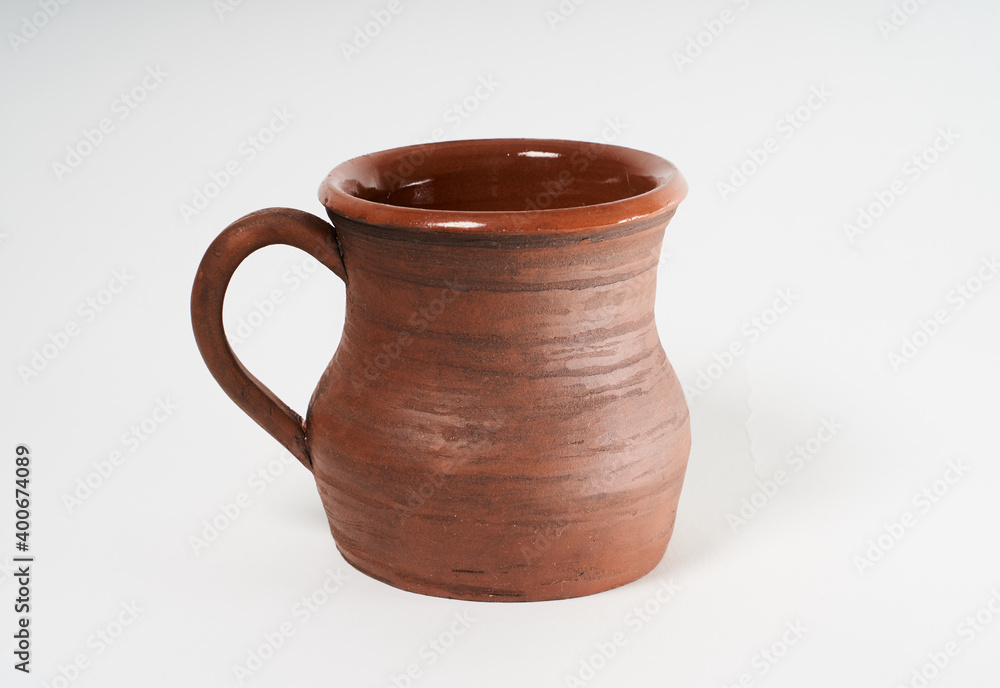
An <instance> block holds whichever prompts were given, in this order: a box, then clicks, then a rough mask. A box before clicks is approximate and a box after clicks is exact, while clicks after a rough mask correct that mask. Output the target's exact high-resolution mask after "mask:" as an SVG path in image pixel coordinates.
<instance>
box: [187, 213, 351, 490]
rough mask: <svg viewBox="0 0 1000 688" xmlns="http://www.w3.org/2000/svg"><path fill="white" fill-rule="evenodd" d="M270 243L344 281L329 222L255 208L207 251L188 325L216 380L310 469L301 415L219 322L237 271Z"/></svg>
mask: <svg viewBox="0 0 1000 688" xmlns="http://www.w3.org/2000/svg"><path fill="white" fill-rule="evenodd" d="M272 244H287V245H289V246H294V247H295V248H298V249H302V250H303V251H305V252H306V253H308V254H310V255H311V256H312V257H313V258H315V259H316V260H318V261H319V262H320V263H322V264H323V265H325V266H326V267H328V268H330V270H332V271H333V272H334V273H335V274H336V275H337V276H338V277H340V278H341V279H342V280H344V282H347V273H346V272H345V271H344V263H343V261H342V260H341V257H340V247H339V245H338V244H337V235H336V231H335V230H334V228H333V226H332V225H331V224H330V223H328V222H326V221H324V220H321V219H320V218H318V217H316V216H315V215H311V214H309V213H304V212H302V211H301V210H292V209H290V208H267V209H265V210H258V211H257V212H255V213H250V214H249V215H246V216H244V217H241V218H240V219H239V220H237V221H236V222H234V223H232V224H231V225H229V226H228V227H226V228H225V229H224V230H222V233H221V234H219V236H218V237H216V238H215V241H213V242H212V243H211V245H210V246H209V247H208V250H207V251H206V252H205V257H204V258H202V260H201V265H199V266H198V274H197V275H196V276H195V278H194V288H193V289H192V291H191V323H192V325H193V327H194V338H195V340H196V341H197V342H198V350H199V351H200V352H201V356H202V358H204V359H205V363H206V365H208V369H209V371H210V372H211V373H212V376H213V377H214V378H215V380H216V382H218V383H219V385H220V386H221V387H222V389H223V390H224V391H225V392H226V394H228V395H229V398H230V399H232V400H233V401H234V402H236V405H237V406H239V407H240V408H241V409H243V411H244V412H245V413H246V414H247V415H248V416H250V417H251V418H253V419H254V420H255V421H257V424H258V425H260V426H261V427H262V428H264V429H265V430H267V431H268V432H269V433H270V434H271V435H272V436H273V437H274V438H275V439H276V440H278V441H279V442H281V444H283V445H284V446H285V448H287V449H288V451H290V452H291V453H292V454H293V455H294V456H295V457H296V458H297V459H298V460H299V461H301V462H302V464H303V465H304V466H305V467H306V468H308V469H309V470H310V471H311V470H312V457H311V456H310V454H309V446H308V444H307V442H306V427H305V423H304V422H303V420H302V417H301V416H299V414H297V413H296V412H295V411H293V410H292V409H291V408H289V407H288V406H287V405H286V404H285V403H284V402H283V401H281V399H279V398H278V397H277V396H275V394H274V393H273V392H272V391H271V390H269V389H268V388H267V387H266V386H265V385H263V384H262V383H261V382H260V380H258V379H257V378H255V377H254V376H253V375H252V374H251V373H250V372H249V371H248V370H247V369H246V368H245V367H244V366H243V364H242V363H241V362H240V360H239V359H238V358H237V357H236V354H235V353H233V348H232V347H231V346H230V345H229V340H228V339H226V332H225V329H224V328H223V324H222V304H223V301H224V299H225V296H226V289H227V288H228V287H229V281H230V279H232V276H233V273H234V272H236V268H238V267H239V265H240V263H242V262H243V261H244V259H246V257H247V256H249V255H250V254H251V253H253V252H254V251H256V250H257V249H259V248H263V247H265V246H270V245H272Z"/></svg>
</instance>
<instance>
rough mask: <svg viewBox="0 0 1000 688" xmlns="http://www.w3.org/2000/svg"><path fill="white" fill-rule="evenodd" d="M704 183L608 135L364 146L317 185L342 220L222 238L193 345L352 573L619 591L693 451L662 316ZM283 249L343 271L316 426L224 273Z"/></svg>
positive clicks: (658, 548)
mask: <svg viewBox="0 0 1000 688" xmlns="http://www.w3.org/2000/svg"><path fill="white" fill-rule="evenodd" d="M686 193H687V185H686V183H685V181H684V178H683V177H682V176H681V174H680V172H678V170H677V169H676V168H675V167H674V166H673V165H672V164H671V163H669V162H667V161H666V160H664V159H662V158H660V157H657V156H655V155H651V154H649V153H644V152H641V151H637V150H633V149H629V148H623V147H620V146H612V145H604V144H595V143H582V142H575V141H563V140H547V139H545V140H534V139H492V140H479V141H452V142H444V143H433V144H425V145H418V146H410V147H405V148H397V149H393V150H387V151H383V152H379V153H373V154H370V155H365V156H362V157H359V158H355V159H353V160H349V161H347V162H345V163H343V164H341V165H339V166H337V167H336V168H335V169H334V170H333V171H332V172H331V173H330V174H329V176H327V178H326V179H325V180H324V182H323V183H322V185H321V186H320V190H319V198H320V201H321V202H322V203H323V205H324V206H325V207H326V211H327V215H328V216H329V219H330V222H327V221H324V220H321V219H320V218H318V217H316V216H314V215H310V214H308V213H304V212H301V211H298V210H289V209H283V208H271V209H268V210H261V211H258V212H255V213H251V214H249V215H247V216H245V217H243V218H241V219H239V220H237V221H236V222H234V223H233V224H231V225H230V226H229V227H227V228H226V229H225V230H224V231H223V232H222V233H221V234H220V235H219V236H218V238H216V239H215V240H214V241H213V242H212V244H211V245H210V246H209V248H208V250H207V252H206V253H205V257H204V259H203V260H202V263H201V265H200V267H199V268H198V273H197V276H196V278H195V282H194V290H193V294H192V298H191V313H192V321H193V325H194V333H195V338H196V340H197V343H198V347H199V349H200V351H201V354H202V356H203V357H204V359H205V362H206V364H207V365H208V368H209V370H210V371H211V373H212V375H213V376H214V377H215V379H216V380H217V381H218V383H219V384H220V385H221V386H222V389H223V390H224V391H225V392H226V393H227V394H228V395H229V396H230V397H231V398H232V399H233V401H235V402H236V404H237V405H238V406H239V407H240V408H241V409H243V410H244V411H245V412H246V413H247V414H248V415H249V416H250V417H251V418H253V419H254V420H255V421H256V422H257V423H258V424H260V425H261V427H263V428H264V429H265V430H266V431H267V432H269V433H270V434H271V435H273V436H274V438H275V439H277V440H278V441H279V442H280V443H281V444H282V445H284V446H285V447H286V448H287V449H288V450H289V451H290V452H291V453H292V454H294V455H295V456H296V457H297V458H298V459H299V460H300V461H301V462H302V464H303V465H304V466H305V467H306V468H308V469H309V470H310V471H312V473H313V475H314V476H315V479H316V484H317V487H318V490H319V494H320V497H321V498H322V502H323V506H324V508H325V510H326V514H327V518H328V520H329V524H330V529H331V531H332V533H333V537H334V540H335V541H336V544H337V547H338V548H339V550H340V551H341V553H342V554H343V556H344V558H345V559H346V560H347V561H348V562H350V564H352V565H353V566H354V567H356V568H357V569H359V570H361V571H362V572H364V573H366V574H368V575H369V576H372V577H374V578H376V579H379V580H382V581H385V582H386V583H389V584H390V585H393V586H396V587H398V588H402V589H405V590H410V591H414V592H419V593H424V594H428V595H438V596H444V597H453V598H461V599H468V600H511V601H516V600H547V599H559V598H568V597H575V596H579V595H587V594H591V593H595V592H599V591H602V590H607V589H609V588H613V587H616V586H619V585H622V584H625V583H628V582H630V581H633V580H635V579H637V578H639V577H641V576H643V575H644V574H646V573H647V572H649V571H650V570H651V569H652V568H653V567H655V566H656V564H657V563H658V562H659V561H660V559H661V558H662V556H663V553H664V551H665V549H666V546H667V542H668V540H669V539H670V536H671V533H672V531H673V525H674V517H675V514H676V508H677V502H678V498H679V496H680V489H681V482H682V480H683V477H684V471H685V467H686V465H687V459H688V453H689V449H690V429H689V423H688V410H687V406H686V404H685V400H684V396H683V393H682V390H681V385H680V383H679V381H678V379H677V376H676V375H675V374H674V371H673V369H672V368H671V366H670V363H669V362H668V361H667V357H666V355H665V354H664V352H663V349H662V347H661V346H660V340H659V336H658V334H657V330H656V323H655V320H654V317H653V303H654V298H655V295H656V272H657V265H658V262H659V254H660V245H661V241H662V238H663V232H664V228H665V227H666V225H667V222H668V221H669V220H670V218H671V217H672V216H673V214H674V211H675V209H676V208H677V205H678V203H680V201H681V200H682V199H683V198H684V196H685V194H686ZM331 223H332V224H331ZM270 244H287V245H290V246H295V247H297V248H300V249H302V250H303V251H305V252H307V253H309V254H310V255H312V256H313V257H315V258H316V260H318V261H319V262H321V263H322V264H323V265H325V266H326V267H328V268H329V269H330V270H332V271H333V272H334V273H336V274H337V275H338V276H339V277H340V278H341V279H342V280H343V281H344V283H345V284H346V298H347V304H346V310H345V318H344V329H343V336H342V338H341V341H340V345H339V347H338V348H337V350H336V353H335V354H334V355H333V359H332V360H331V361H330V364H329V366H328V367H327V369H326V371H325V372H324V373H323V375H322V377H321V378H320V380H319V384H318V386H317V387H316V390H315V392H314V393H313V396H312V400H311V401H310V403H309V408H308V411H307V413H306V417H305V419H304V420H303V419H302V418H301V417H300V416H299V415H298V414H297V413H295V412H294V411H293V410H292V409H291V408H289V407H288V406H287V405H285V404H284V403H283V402H282V401H281V400H280V399H278V398H277V397H276V396H275V395H274V394H273V393H272V392H271V391H270V390H269V389H268V388H267V387H266V386H264V385H263V384H262V383H261V382H260V381H258V380H257V379H256V378H255V377H254V376H253V375H252V374H251V373H250V372H249V371H247V369H246V368H245V367H244V366H243V364H242V363H241V362H240V361H239V359H238V358H237V357H236V356H235V355H234V353H233V350H232V348H231V346H230V345H229V343H228V341H227V339H226V335H225V331H224V329H223V321H222V304H223V298H224V296H225V292H226V288H227V286H228V284H229V281H230V278H231V277H232V275H233V273H234V271H235V270H236V268H237V267H238V266H239V264H240V263H241V262H242V261H243V260H244V259H245V258H246V257H247V256H249V255H250V254H251V253H253V252H254V251H256V250H257V249H259V248H262V247H264V246H268V245H270Z"/></svg>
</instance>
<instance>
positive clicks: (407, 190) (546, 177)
mask: <svg viewBox="0 0 1000 688" xmlns="http://www.w3.org/2000/svg"><path fill="white" fill-rule="evenodd" d="M435 162H436V163H437V164H436V165H434V167H433V169H423V170H420V172H422V174H419V175H415V178H413V179H407V180H403V179H401V180H400V182H401V185H399V186H398V188H396V187H395V185H394V184H393V183H392V181H393V175H383V177H382V180H381V181H380V182H379V181H378V180H377V181H376V183H375V184H374V185H372V186H369V187H363V186H358V187H356V188H355V189H354V191H355V193H356V194H357V196H358V197H359V198H363V199H365V200H368V201H372V202H375V203H385V204H388V205H394V206H399V207H404V208H426V209H430V210H468V211H473V212H496V211H508V212H509V211H516V210H543V209H548V208H578V207H580V206H587V205H596V204H598V203H611V202H613V201H620V200H622V199H625V198H631V197H632V196H637V195H639V194H641V193H646V192H647V191H651V190H652V189H653V188H655V187H656V179H655V178H654V177H652V176H650V175H644V174H641V173H639V172H638V171H636V170H631V169H629V166H628V165H625V164H624V163H622V162H621V161H619V160H612V159H607V158H597V157H596V156H595V159H591V158H589V157H588V156H587V155H586V154H585V153H583V152H577V153H576V154H573V155H567V154H565V153H564V152H563V153H560V152H553V151H536V150H528V151H518V152H516V153H513V154H507V155H495V156H487V157H484V158H479V157H477V156H473V155H462V154H458V155H450V156H441V158H438V159H436V160H435ZM428 167H430V166H428ZM404 169H405V168H404Z"/></svg>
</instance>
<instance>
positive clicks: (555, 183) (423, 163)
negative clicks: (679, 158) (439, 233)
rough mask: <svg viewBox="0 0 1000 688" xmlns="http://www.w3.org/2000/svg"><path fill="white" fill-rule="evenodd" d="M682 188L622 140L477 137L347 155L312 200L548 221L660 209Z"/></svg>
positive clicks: (468, 217) (349, 207)
mask: <svg viewBox="0 0 1000 688" xmlns="http://www.w3.org/2000/svg"><path fill="white" fill-rule="evenodd" d="M686 191H687V185H686V183H685V182H684V179H683V177H682V176H681V175H680V173H679V172H678V171H677V169H676V168H675V167H674V166H673V165H672V164H671V163H669V162H668V161H666V160H664V159H663V158H660V157H657V156H655V155H651V154H649V153H643V152H641V151H637V150H633V149H630V148H623V147H621V146H611V145H606V144H597V143H586V142H578V141H563V140H554V139H485V140H471V141H450V142H442V143H433V144H424V145H417V146H408V147H405V148H396V149H392V150H387V151H382V152H379V153H372V154H370V155H365V156H362V157H359V158H354V159H353V160H349V161H347V162H345V163H343V164H341V165H339V166H338V167H336V168H335V169H334V170H333V172H331V173H330V175H329V176H328V177H327V178H326V180H325V181H324V183H323V185H322V186H321V187H320V200H321V201H322V202H323V204H324V205H325V206H326V207H327V208H328V209H329V210H330V211H331V213H333V214H338V215H341V216H343V217H349V218H354V219H360V220H363V221H366V222H369V223H372V224H384V225H405V226H419V227H438V228H442V227H448V228H467V229H470V228H475V227H484V226H486V225H489V224H490V223H493V224H495V223H496V218H490V217H489V215H490V214H507V215H510V214H519V213H523V212H538V211H542V212H545V213H547V215H546V219H547V220H549V226H551V227H556V228H558V227H560V226H561V227H563V228H569V227H572V226H577V225H579V224H580V223H581V220H582V218H583V217H584V215H585V216H587V217H589V218H590V219H596V220H600V221H602V222H606V223H607V224H614V223H616V222H619V221H621V220H623V219H635V218H637V217H639V216H642V215H649V214H653V213H658V212H661V211H666V210H669V209H671V208H672V207H673V206H676V205H677V203H679V202H680V200H681V199H682V198H683V197H684V195H685V193H686ZM596 208H603V211H602V212H600V213H598V214H597V215H595V214H594V213H593V212H592V211H594V210H595V209H596ZM581 212H582V213H584V215H581ZM604 216H606V219H605V217H604Z"/></svg>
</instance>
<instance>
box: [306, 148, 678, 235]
mask: <svg viewBox="0 0 1000 688" xmlns="http://www.w3.org/2000/svg"><path fill="white" fill-rule="evenodd" d="M484 149H485V151H486V152H484ZM552 151H557V154H560V155H561V154H567V153H571V152H573V151H596V152H597V154H598V155H599V156H601V157H603V158H605V159H611V160H614V161H616V162H620V163H622V164H624V165H626V166H628V167H629V168H630V169H631V170H634V171H635V172H636V173H638V174H641V175H644V176H647V177H650V178H652V179H654V180H655V181H656V185H655V186H654V187H653V188H651V189H649V190H648V191H645V192H642V193H638V194H636V195H634V196H628V197H626V198H621V199H617V200H613V201H608V202H603V203H594V204H589V205H580V206H573V207H565V208H538V209H531V208H525V209H523V210H440V209H432V208H419V207H412V206H402V205H391V204H389V203H382V202H378V201H373V200H368V199H365V198H361V197H359V196H358V195H355V193H351V190H352V189H354V190H357V189H358V188H361V187H362V186H363V181H362V180H365V179H369V180H370V179H371V178H372V176H373V175H377V176H379V177H382V176H383V175H385V174H387V173H389V170H387V167H388V166H389V164H390V163H392V164H394V165H396V166H397V167H398V165H399V161H400V160H401V159H402V158H403V157H404V156H409V157H412V156H414V155H422V156H428V155H434V154H441V153H445V152H447V153H452V154H455V153H459V154H461V153H462V152H466V153H468V154H470V155H478V156H482V155H484V154H487V153H493V154H497V155H501V154H502V155H514V154H518V155H523V154H526V153H531V152H536V153H539V152H541V153H544V152H552ZM687 191H688V186H687V181H686V180H685V179H684V176H683V175H682V174H681V173H680V170H678V169H677V167H676V166H675V165H674V164H673V163H671V162H670V161H669V160H666V159H665V158H662V157H660V156H658V155H654V154H652V153H647V152H645V151H641V150H637V149H635V148H628V147H625V146H618V145H614V144H609V143H595V142H588V141H575V140H570V139H548V138H495V139H459V140H455V141H439V142H433V143H420V144H414V145H411V146H401V147H397V148H389V149H386V150H382V151H377V152H374V153H368V154H366V155H361V156H358V157H355V158H351V159H350V160H346V161H344V162H342V163H341V164H339V165H337V166H336V167H335V168H333V170H332V171H331V172H330V173H329V174H328V175H327V176H326V178H325V179H324V180H323V182H322V184H320V187H319V200H320V202H321V203H322V204H323V205H324V206H325V207H326V209H327V211H328V212H329V213H330V214H331V216H339V217H342V218H345V219H348V220H354V221H357V222H361V223H365V224H368V225H375V226H387V227H397V228H405V229H416V230H427V231H447V232H455V231H460V232H491V231H502V232H504V233H525V234H539V233H547V232H567V231H574V230H581V229H584V230H586V229H594V228H600V227H609V226H614V225H622V224H625V223H628V224H634V223H639V222H642V221H643V220H649V219H652V218H658V217H660V216H662V215H664V214H667V213H671V212H673V211H674V210H675V209H676V207H677V205H678V204H679V203H680V202H681V201H682V200H684V197H685V196H686V195H687Z"/></svg>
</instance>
